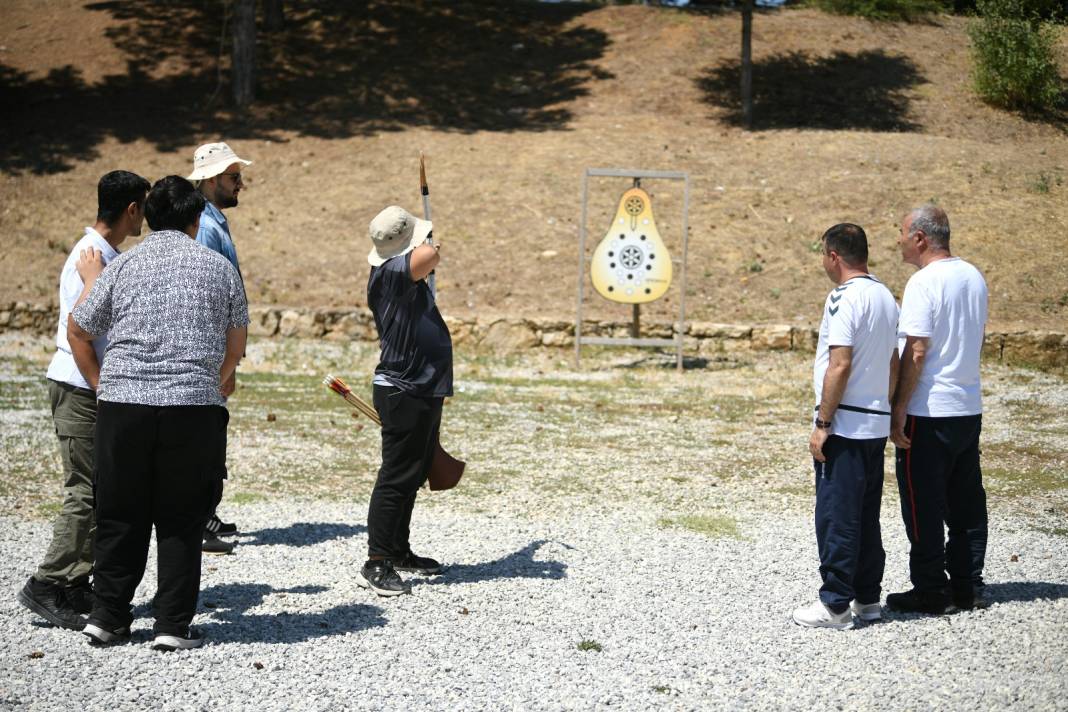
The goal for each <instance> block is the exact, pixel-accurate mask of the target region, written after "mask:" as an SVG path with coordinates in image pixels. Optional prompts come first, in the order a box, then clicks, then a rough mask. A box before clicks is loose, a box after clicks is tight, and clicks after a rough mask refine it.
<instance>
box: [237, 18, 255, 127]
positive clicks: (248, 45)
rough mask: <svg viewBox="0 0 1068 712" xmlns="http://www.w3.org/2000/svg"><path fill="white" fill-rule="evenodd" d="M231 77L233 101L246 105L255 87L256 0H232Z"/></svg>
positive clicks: (253, 96) (241, 105) (250, 100)
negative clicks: (232, 45) (232, 44)
mask: <svg viewBox="0 0 1068 712" xmlns="http://www.w3.org/2000/svg"><path fill="white" fill-rule="evenodd" d="M232 31H233V40H234V50H233V55H232V56H233V63H232V77H231V81H232V83H233V89H234V103H236V104H237V105H238V106H239V107H242V108H243V107H246V106H248V105H249V104H251V103H252V100H253V99H254V98H255V88H256V0H234V22H233V27H232Z"/></svg>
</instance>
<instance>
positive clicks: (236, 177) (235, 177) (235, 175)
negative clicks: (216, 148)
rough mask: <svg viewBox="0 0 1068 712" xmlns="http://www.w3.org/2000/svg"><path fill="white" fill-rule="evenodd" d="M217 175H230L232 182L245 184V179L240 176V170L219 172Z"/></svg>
mask: <svg viewBox="0 0 1068 712" xmlns="http://www.w3.org/2000/svg"><path fill="white" fill-rule="evenodd" d="M219 175H221V176H230V180H232V181H233V182H234V183H240V184H241V185H244V184H245V179H244V178H242V177H241V171H238V172H236V173H220V174H219Z"/></svg>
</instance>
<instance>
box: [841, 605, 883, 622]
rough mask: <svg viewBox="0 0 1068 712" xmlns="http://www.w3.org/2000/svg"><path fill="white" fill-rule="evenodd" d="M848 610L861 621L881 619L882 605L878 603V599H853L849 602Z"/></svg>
mask: <svg viewBox="0 0 1068 712" xmlns="http://www.w3.org/2000/svg"><path fill="white" fill-rule="evenodd" d="M849 610H851V611H853V615H855V616H856V617H857V618H859V619H861V620H862V621H877V620H882V617H883V607H882V606H881V605H879V602H878V601H876V602H875V603H861V602H860V601H853V602H852V603H850V604H849Z"/></svg>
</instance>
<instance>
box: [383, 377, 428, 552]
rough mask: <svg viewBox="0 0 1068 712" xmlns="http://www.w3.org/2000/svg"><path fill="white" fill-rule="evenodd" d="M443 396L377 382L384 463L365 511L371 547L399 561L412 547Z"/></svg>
mask: <svg viewBox="0 0 1068 712" xmlns="http://www.w3.org/2000/svg"><path fill="white" fill-rule="evenodd" d="M442 401H443V399H441V398H415V397H412V396H409V395H407V394H406V393H404V391H402V390H400V389H399V388H394V387H393V386H380V385H376V386H375V387H374V403H375V409H376V410H377V411H378V416H379V417H380V418H381V419H382V467H381V468H379V470H378V479H377V480H375V487H374V490H373V491H372V492H371V504H370V506H369V507H368V512H367V552H368V555H370V556H380V557H384V558H387V559H393V560H399V559H402V558H404V556H406V555H407V554H408V552H409V550H410V549H411V546H410V544H409V541H408V537H409V534H410V532H409V527H410V525H411V521H412V509H413V508H414V507H415V497H416V495H417V494H418V493H419V488H420V487H422V486H423V483H424V482H426V478H427V475H428V474H429V473H430V463H431V461H432V458H433V456H434V445H435V443H437V440H438V428H439V427H440V425H441V405H442Z"/></svg>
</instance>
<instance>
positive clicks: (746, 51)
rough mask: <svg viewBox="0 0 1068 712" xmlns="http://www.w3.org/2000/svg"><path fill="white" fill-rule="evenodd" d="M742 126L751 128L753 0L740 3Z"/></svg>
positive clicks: (744, 0)
mask: <svg viewBox="0 0 1068 712" xmlns="http://www.w3.org/2000/svg"><path fill="white" fill-rule="evenodd" d="M742 124H743V125H744V126H745V128H746V129H747V130H748V129H752V128H753V0H743V2H742Z"/></svg>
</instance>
